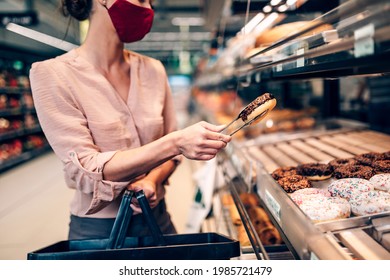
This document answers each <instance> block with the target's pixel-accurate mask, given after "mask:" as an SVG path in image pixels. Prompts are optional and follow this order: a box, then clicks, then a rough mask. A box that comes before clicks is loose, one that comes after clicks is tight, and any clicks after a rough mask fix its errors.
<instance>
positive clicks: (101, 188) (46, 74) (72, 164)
mask: <svg viewBox="0 0 390 280" xmlns="http://www.w3.org/2000/svg"><path fill="white" fill-rule="evenodd" d="M30 82H31V89H32V95H33V99H34V104H35V108H36V111H37V115H38V119H39V122H40V124H41V126H42V129H43V131H44V133H45V136H46V138H47V140H48V141H49V143H50V145H51V147H52V148H53V150H54V152H55V153H56V155H57V156H58V157H59V158H60V159H61V161H62V162H63V163H64V172H65V178H66V181H67V184H68V185H69V186H70V187H71V188H77V189H78V190H79V191H81V192H83V193H86V194H92V196H93V198H92V202H91V205H90V206H89V208H88V210H87V212H86V214H93V213H96V212H98V211H99V210H101V209H103V208H104V207H105V206H107V205H108V204H109V203H110V202H111V201H113V200H114V199H115V198H116V197H117V196H118V195H119V194H120V193H121V192H122V190H123V189H124V188H125V187H126V186H127V185H128V184H129V182H113V181H108V180H104V179H103V173H102V171H103V167H104V165H105V164H106V163H107V162H108V161H109V160H110V159H111V158H112V157H113V156H114V154H115V153H116V151H108V152H101V151H100V150H99V148H98V147H97V146H96V145H95V144H94V141H93V138H92V135H91V132H90V130H89V129H88V125H87V120H86V118H85V116H84V115H83V113H82V110H81V109H80V108H79V107H78V104H77V102H76V100H75V98H74V96H72V93H71V89H70V86H69V83H70V81H68V80H67V79H65V78H63V77H62V76H61V74H60V73H59V71H58V70H57V71H55V70H54V68H53V65H52V62H51V63H50V61H46V62H39V63H34V64H33V66H32V68H31V71H30Z"/></svg>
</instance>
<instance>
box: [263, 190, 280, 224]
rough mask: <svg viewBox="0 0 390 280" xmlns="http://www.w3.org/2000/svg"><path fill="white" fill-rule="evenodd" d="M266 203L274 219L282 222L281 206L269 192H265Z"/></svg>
mask: <svg viewBox="0 0 390 280" xmlns="http://www.w3.org/2000/svg"><path fill="white" fill-rule="evenodd" d="M265 203H266V204H267V206H268V208H269V210H270V211H271V212H272V214H273V215H274V217H275V218H276V219H277V220H278V221H279V222H280V205H279V203H278V202H277V201H276V200H275V198H274V197H273V196H272V195H271V194H270V193H269V192H268V191H267V190H266V191H265Z"/></svg>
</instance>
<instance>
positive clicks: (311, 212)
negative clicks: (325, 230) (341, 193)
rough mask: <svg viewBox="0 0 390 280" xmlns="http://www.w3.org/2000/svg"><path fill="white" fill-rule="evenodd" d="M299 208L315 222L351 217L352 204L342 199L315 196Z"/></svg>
mask: <svg viewBox="0 0 390 280" xmlns="http://www.w3.org/2000/svg"><path fill="white" fill-rule="evenodd" d="M299 208H301V210H302V211H303V212H304V213H305V214H306V215H307V216H308V217H309V218H310V219H311V220H312V221H313V222H323V221H329V220H336V219H343V218H348V217H349V216H350V215H351V206H350V204H349V203H348V201H347V200H346V199H343V198H340V197H326V196H313V197H312V198H310V199H307V200H304V201H303V202H302V203H301V204H300V205H299Z"/></svg>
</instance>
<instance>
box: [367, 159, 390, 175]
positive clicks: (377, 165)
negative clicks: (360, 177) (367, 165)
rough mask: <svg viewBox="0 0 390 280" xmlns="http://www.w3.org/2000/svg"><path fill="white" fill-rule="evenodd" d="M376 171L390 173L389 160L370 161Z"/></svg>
mask: <svg viewBox="0 0 390 280" xmlns="http://www.w3.org/2000/svg"><path fill="white" fill-rule="evenodd" d="M371 166H372V168H374V170H375V172H376V173H390V160H388V159H387V160H375V161H373V162H372V163H371Z"/></svg>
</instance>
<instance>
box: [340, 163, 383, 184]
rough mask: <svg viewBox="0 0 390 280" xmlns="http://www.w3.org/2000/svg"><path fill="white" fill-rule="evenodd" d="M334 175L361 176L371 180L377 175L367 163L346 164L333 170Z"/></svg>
mask: <svg viewBox="0 0 390 280" xmlns="http://www.w3.org/2000/svg"><path fill="white" fill-rule="evenodd" d="M333 175H334V177H336V178H337V179H341V178H361V179H366V180H369V179H370V178H371V177H372V176H374V175H375V171H374V169H373V168H372V167H370V166H366V165H344V166H341V167H338V168H336V169H335V170H334V171H333Z"/></svg>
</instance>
